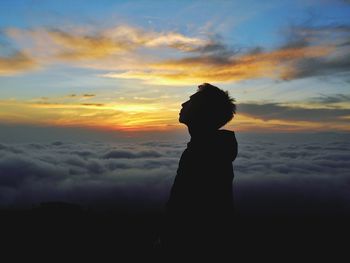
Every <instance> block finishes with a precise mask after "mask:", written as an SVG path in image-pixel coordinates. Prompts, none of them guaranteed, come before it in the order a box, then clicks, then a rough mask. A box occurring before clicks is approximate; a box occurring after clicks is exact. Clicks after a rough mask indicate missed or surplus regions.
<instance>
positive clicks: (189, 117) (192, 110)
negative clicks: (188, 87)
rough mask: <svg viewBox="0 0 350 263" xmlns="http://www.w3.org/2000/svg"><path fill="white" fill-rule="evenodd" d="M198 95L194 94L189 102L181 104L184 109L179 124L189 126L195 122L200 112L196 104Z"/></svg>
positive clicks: (180, 114) (181, 111)
mask: <svg viewBox="0 0 350 263" xmlns="http://www.w3.org/2000/svg"><path fill="white" fill-rule="evenodd" d="M196 94H197V93H195V94H193V95H192V96H191V97H190V99H189V100H188V101H185V102H184V103H182V104H181V106H182V109H181V110H180V113H179V122H180V123H183V124H186V125H187V126H188V125H190V124H191V123H193V122H194V120H195V119H196V114H197V113H198V112H199V110H200V107H199V104H198V102H196Z"/></svg>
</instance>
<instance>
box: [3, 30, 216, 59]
mask: <svg viewBox="0 0 350 263" xmlns="http://www.w3.org/2000/svg"><path fill="white" fill-rule="evenodd" d="M6 32H7V35H8V36H9V37H11V38H12V39H14V40H15V41H17V42H22V41H23V38H29V39H31V40H32V41H33V42H34V46H36V47H40V48H37V50H39V52H41V53H44V54H46V55H49V56H50V57H51V58H49V59H50V60H52V59H54V58H57V59H62V60H67V61H80V60H91V59H101V58H105V57H107V56H112V55H119V54H123V53H125V52H128V51H135V50H136V49H138V48H150V49H154V48H159V47H164V48H171V49H175V50H179V51H184V52H191V51H195V50H199V49H205V48H206V47H207V46H208V47H209V48H213V45H212V43H211V42H210V41H208V40H205V39H201V38H196V37H188V36H185V35H183V34H180V33H177V32H155V31H145V30H143V29H140V28H136V27H131V26H128V25H120V26H116V27H113V28H109V29H103V30H99V31H97V30H91V31H87V30H82V29H79V28H73V30H70V31H68V30H63V29H50V28H38V29H32V30H23V29H16V28H11V29H7V30H6ZM43 40H45V41H46V45H47V46H46V47H45V46H42V44H41V42H42V41H43ZM32 50H33V51H34V52H35V51H36V49H35V48H34V49H32Z"/></svg>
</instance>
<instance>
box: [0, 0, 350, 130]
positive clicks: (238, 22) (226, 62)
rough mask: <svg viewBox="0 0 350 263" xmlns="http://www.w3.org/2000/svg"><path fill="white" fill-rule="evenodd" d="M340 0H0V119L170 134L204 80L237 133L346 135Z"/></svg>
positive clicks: (347, 26) (346, 7)
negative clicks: (222, 95)
mask: <svg viewBox="0 0 350 263" xmlns="http://www.w3.org/2000/svg"><path fill="white" fill-rule="evenodd" d="M349 72H350V1H345V0H338V1H337V0H291V1H282V0H276V1H272V0H271V1H259V0H255V1H254V0H247V1H223V0H222V1H214V0H212V1H103V0H100V1H83V0H76V1H64V0H61V1H40V0H31V1H24V0H23V1H15V0H8V1H6V0H2V1H1V2H0V124H1V125H8V124H11V125H27V126H38V125H39V126H42V125H43V126H49V127H67V126H68V127H80V128H81V127H82V128H84V129H85V128H87V129H99V130H100V129H102V130H109V131H111V130H112V131H169V130H172V131H174V130H177V129H184V128H183V126H182V125H180V124H179V123H178V112H179V110H180V107H181V103H182V102H184V101H186V100H187V99H188V97H189V96H190V95H191V94H192V93H194V92H195V91H196V89H197V86H198V85H199V84H201V83H203V82H209V83H211V84H214V85H216V86H218V87H220V88H222V89H224V90H228V91H229V93H230V94H231V96H232V97H234V98H235V99H236V101H237V104H238V112H237V115H236V117H235V119H234V120H233V121H232V122H230V124H228V125H227V128H229V129H234V130H237V131H255V132H256V131H261V132H271V131H277V132H282V131H296V132H305V131H306V132H308V131H350V125H349V124H350V89H349V88H350V75H349Z"/></svg>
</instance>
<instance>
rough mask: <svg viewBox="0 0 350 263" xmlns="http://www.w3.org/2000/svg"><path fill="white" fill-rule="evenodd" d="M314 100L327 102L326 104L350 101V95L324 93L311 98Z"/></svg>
mask: <svg viewBox="0 0 350 263" xmlns="http://www.w3.org/2000/svg"><path fill="white" fill-rule="evenodd" d="M311 101H312V102H318V103H325V104H335V103H342V102H350V95H347V94H341V93H339V94H334V95H324V94H321V95H320V96H318V97H314V98H311Z"/></svg>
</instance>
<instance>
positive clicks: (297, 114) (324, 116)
mask: <svg viewBox="0 0 350 263" xmlns="http://www.w3.org/2000/svg"><path fill="white" fill-rule="evenodd" d="M238 110H239V112H240V113H242V114H247V115H250V116H253V117H255V118H260V119H263V120H295V121H314V122H332V121H341V120H342V117H346V116H349V115H350V109H338V108H320V109H318V108H312V109H310V108H302V107H293V106H288V105H282V104H279V103H262V104H255V103H241V104H239V105H238ZM343 121H344V122H347V121H348V120H346V119H343Z"/></svg>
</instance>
